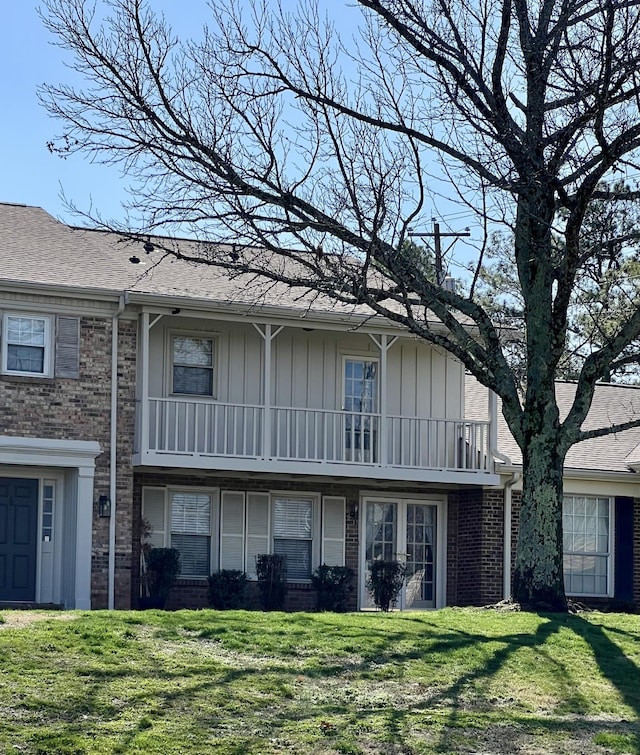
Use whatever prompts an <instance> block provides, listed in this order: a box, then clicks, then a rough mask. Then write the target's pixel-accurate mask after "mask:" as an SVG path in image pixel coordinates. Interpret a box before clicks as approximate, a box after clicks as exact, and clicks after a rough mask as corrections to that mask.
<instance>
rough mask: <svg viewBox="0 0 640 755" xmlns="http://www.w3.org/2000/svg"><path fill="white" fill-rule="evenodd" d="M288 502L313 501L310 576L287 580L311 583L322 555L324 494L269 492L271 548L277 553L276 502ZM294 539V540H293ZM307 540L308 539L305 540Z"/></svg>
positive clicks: (285, 491) (288, 491)
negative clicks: (275, 545)
mask: <svg viewBox="0 0 640 755" xmlns="http://www.w3.org/2000/svg"><path fill="white" fill-rule="evenodd" d="M276 499H278V500H280V501H283V500H284V501H287V500H296V499H301V500H310V501H311V564H310V575H309V577H308V578H306V579H302V578H300V579H292V580H287V581H291V582H296V583H307V582H310V581H311V574H313V572H314V571H315V570H316V569H317V567H318V566H320V557H321V555H322V526H321V520H322V511H321V509H322V494H321V493H319V492H316V491H314V492H309V491H305V492H299V491H296V490H270V491H269V509H270V512H269V548H270V550H271V552H272V553H273V552H275V548H274V541H275V539H276V538H275V534H274V527H275V502H276ZM292 539H294V538H292ZM303 539H306V538H303Z"/></svg>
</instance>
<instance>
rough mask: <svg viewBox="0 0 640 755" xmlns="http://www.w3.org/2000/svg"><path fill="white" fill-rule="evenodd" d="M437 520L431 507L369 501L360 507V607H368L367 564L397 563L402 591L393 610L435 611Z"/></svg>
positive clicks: (434, 509)
mask: <svg viewBox="0 0 640 755" xmlns="http://www.w3.org/2000/svg"><path fill="white" fill-rule="evenodd" d="M437 516H438V506H437V505H436V504H435V503H431V502H429V503H427V502H422V501H409V500H397V501H390V500H378V501H376V500H369V501H365V503H364V549H363V553H362V561H363V564H362V569H361V574H363V575H364V577H365V579H364V584H363V585H362V592H361V596H362V597H361V602H360V604H361V606H363V607H372V606H373V602H372V600H371V595H370V594H369V591H368V589H367V588H366V579H367V577H368V574H369V566H368V565H369V563H370V562H371V561H372V560H376V559H385V560H398V561H402V562H404V563H405V565H406V570H407V571H406V579H405V585H404V589H403V591H402V593H401V595H400V598H399V601H398V604H397V607H398V608H402V609H407V608H435V607H436V598H437V595H436V571H437V569H436V567H437V552H436V544H437V524H438V521H437Z"/></svg>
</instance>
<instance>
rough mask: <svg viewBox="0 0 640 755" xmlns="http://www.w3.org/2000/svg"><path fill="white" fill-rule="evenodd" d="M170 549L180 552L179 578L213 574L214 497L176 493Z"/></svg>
mask: <svg viewBox="0 0 640 755" xmlns="http://www.w3.org/2000/svg"><path fill="white" fill-rule="evenodd" d="M171 547H172V548H177V549H178V550H179V551H180V563H181V569H180V576H182V577H207V576H209V574H210V573H211V568H210V558H211V495H210V494H209V493H201V492H187V491H179V492H178V491H175V492H173V493H172V494H171Z"/></svg>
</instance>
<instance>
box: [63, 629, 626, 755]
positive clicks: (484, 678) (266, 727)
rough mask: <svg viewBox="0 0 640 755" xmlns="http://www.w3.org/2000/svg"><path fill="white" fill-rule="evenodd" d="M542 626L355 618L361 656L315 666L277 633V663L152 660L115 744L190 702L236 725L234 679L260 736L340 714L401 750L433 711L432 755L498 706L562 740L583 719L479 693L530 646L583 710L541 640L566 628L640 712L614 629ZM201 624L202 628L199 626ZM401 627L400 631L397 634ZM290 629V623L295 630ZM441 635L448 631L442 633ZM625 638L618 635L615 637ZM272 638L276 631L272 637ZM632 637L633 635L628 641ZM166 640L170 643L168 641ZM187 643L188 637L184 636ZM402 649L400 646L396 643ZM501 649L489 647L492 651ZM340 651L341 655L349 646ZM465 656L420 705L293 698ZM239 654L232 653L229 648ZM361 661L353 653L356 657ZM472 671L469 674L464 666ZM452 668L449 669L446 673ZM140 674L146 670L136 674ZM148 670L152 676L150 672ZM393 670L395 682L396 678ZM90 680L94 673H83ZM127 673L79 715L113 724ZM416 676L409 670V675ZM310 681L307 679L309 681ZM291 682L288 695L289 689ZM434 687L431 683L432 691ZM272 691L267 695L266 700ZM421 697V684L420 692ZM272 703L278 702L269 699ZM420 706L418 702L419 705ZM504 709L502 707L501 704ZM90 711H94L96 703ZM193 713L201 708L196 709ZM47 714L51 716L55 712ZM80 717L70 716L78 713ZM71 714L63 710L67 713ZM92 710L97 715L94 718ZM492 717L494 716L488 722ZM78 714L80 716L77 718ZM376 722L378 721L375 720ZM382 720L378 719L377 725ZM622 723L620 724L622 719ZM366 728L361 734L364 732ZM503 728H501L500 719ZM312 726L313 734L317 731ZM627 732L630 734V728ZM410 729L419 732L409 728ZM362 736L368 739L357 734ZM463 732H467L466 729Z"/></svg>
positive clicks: (95, 682)
mask: <svg viewBox="0 0 640 755" xmlns="http://www.w3.org/2000/svg"><path fill="white" fill-rule="evenodd" d="M407 620H409V621H411V622H412V623H413V622H415V621H418V622H420V624H422V625H424V626H425V629H427V628H428V632H425V641H424V643H422V642H420V636H419V634H416V633H415V632H408V631H406V624H405V622H406V621H407ZM540 620H541V621H540V624H539V625H538V626H537V628H536V629H535V631H523V632H521V633H510V634H505V635H500V634H499V633H496V634H495V635H494V636H490V637H487V636H486V635H484V634H482V635H481V634H475V633H473V632H468V631H464V630H459V629H456V628H451V629H446V628H443V626H442V624H437V623H435V622H432V621H430V620H429V618H428V617H426V616H424V615H423V616H414V617H411V618H410V619H409V618H408V617H405V618H403V621H402V622H400V621H394V620H392V619H391V620H389V621H385V622H384V624H382V625H380V624H377V625H375V626H374V625H373V624H372V625H371V626H369V627H368V626H367V622H366V621H360V620H358V621H354V622H353V623H352V624H349V625H347V626H342V627H341V632H342V639H343V644H342V645H341V646H340V647H341V651H342V652H343V654H344V653H345V652H346V653H348V652H349V649H350V648H351V647H353V649H354V651H362V650H363V648H364V647H365V646H366V647H367V648H368V650H366V651H365V652H359V653H358V652H354V655H353V657H351V658H349V657H341V656H340V654H337V655H336V656H332V657H326V660H327V661H329V662H322V658H321V659H320V662H319V663H317V664H311V665H308V664H303V667H302V668H301V667H300V664H294V663H291V664H290V666H287V658H286V655H283V654H280V653H278V650H279V649H280V648H279V647H278V645H279V642H278V639H277V638H275V637H274V640H275V642H274V648H273V649H274V650H275V651H276V656H277V657H276V658H270V659H269V658H265V663H260V664H257V665H256V664H253V663H252V662H251V658H250V656H249V655H248V648H245V649H244V651H243V650H239V651H237V652H239V654H240V655H241V656H242V655H245V654H246V655H247V660H248V662H245V663H244V665H242V666H238V667H229V666H228V665H226V664H225V662H224V659H221V658H217V659H212V661H211V664H210V667H209V668H207V666H206V664H205V665H204V666H203V665H202V664H201V663H200V664H194V666H193V670H192V671H190V669H189V661H188V658H185V663H186V668H184V667H182V668H181V669H180V670H170V669H166V668H163V667H162V665H161V664H158V665H157V666H156V668H154V670H153V672H152V674H153V676H154V677H155V679H156V681H157V682H158V684H157V685H153V686H152V687H151V688H145V686H144V685H141V686H140V688H139V689H138V690H137V691H136V692H135V694H134V695H133V696H131V697H130V698H129V700H128V707H129V708H131V707H133V708H134V709H139V716H137V719H136V717H135V716H134V718H133V720H132V721H131V725H130V726H129V727H128V729H127V731H122V732H121V733H120V734H119V735H118V736H117V740H118V743H119V747H120V748H125V749H124V750H121V751H124V752H126V751H127V748H128V747H129V746H131V745H132V744H133V742H134V740H136V738H137V737H138V736H139V735H140V734H141V733H142V732H144V731H146V730H148V729H152V728H153V725H154V720H156V719H159V718H162V717H164V716H165V715H171V711H172V710H173V709H176V710H180V709H184V710H189V709H190V707H191V703H197V705H196V706H195V707H196V709H195V710H193V711H192V712H191V713H190V715H192V720H193V722H194V723H195V724H196V725H197V726H201V727H202V729H203V730H205V731H206V730H209V731H211V730H215V728H216V726H217V725H218V724H219V723H220V722H221V721H228V720H230V719H231V720H233V706H234V704H236V703H237V705H238V710H239V711H242V710H243V707H242V705H243V703H244V701H243V699H242V696H243V688H242V687H239V688H238V687H236V686H235V685H236V684H238V683H240V684H242V683H247V684H249V685H252V687H254V688H255V690H254V691H255V692H256V697H257V699H258V700H259V696H260V690H261V689H262V690H264V693H265V697H264V715H263V716H261V714H260V710H258V714H257V719H258V720H260V719H261V721H260V724H261V725H260V730H261V731H260V730H256V732H255V734H256V736H258V737H260V736H265V732H267V735H268V736H273V735H274V734H276V735H277V734H279V733H282V732H283V731H286V729H287V727H289V728H290V727H291V725H292V724H293V725H295V724H296V723H299V724H300V725H301V726H305V725H307V726H311V727H315V724H316V722H323V720H324V719H323V717H326V718H328V719H330V718H331V717H332V716H336V717H338V716H339V717H340V718H341V719H342V721H341V722H340V724H339V727H338V728H339V730H340V731H347V729H349V730H350V731H351V732H352V736H356V737H357V736H359V735H357V734H353V732H357V731H363V730H367V727H366V724H367V721H369V723H370V726H369V729H368V730H369V731H378V732H379V731H382V735H383V736H384V741H385V742H386V743H389V744H394V743H395V744H396V745H398V746H403V747H404V746H406V740H407V734H408V732H409V731H411V728H412V725H414V724H415V722H416V720H417V719H416V715H418V716H419V715H420V711H422V713H424V714H425V720H426V714H427V713H428V712H431V713H434V714H437V721H438V723H439V724H440V729H439V734H437V735H435V739H436V741H435V742H434V743H433V747H434V751H435V752H437V751H451V747H452V744H453V745H455V741H456V740H455V738H456V736H457V735H458V733H459V732H461V731H462V730H464V729H467V730H468V729H470V728H472V726H473V724H472V723H471V724H470V721H472V719H473V716H471V717H470V716H469V714H470V713H471V714H473V713H474V712H476V713H478V717H477V721H478V726H480V727H481V728H482V727H484V728H487V727H488V726H492V725H493V724H492V721H493V722H495V721H496V720H498V719H496V716H495V714H496V711H497V712H498V714H499V713H500V711H501V710H504V713H505V715H504V725H505V726H507V727H510V728H509V732H510V733H512V734H513V736H514V737H519V736H527V735H532V729H534V728H535V729H536V730H546V731H548V732H550V733H552V734H553V733H556V732H558V733H559V734H562V733H564V734H566V733H567V731H570V730H576V731H577V730H578V728H579V727H580V726H581V723H580V720H579V716H578V718H577V719H575V720H574V721H563V720H558V719H557V718H553V717H541V716H537V715H534V716H528V715H526V713H524V712H522V710H521V711H520V712H518V710H517V708H516V709H514V708H513V706H511V707H510V706H509V704H508V701H507V704H506V705H505V706H504V707H502V708H501V707H500V706H499V705H497V706H495V707H494V708H493V709H492V702H491V700H490V697H489V695H488V694H485V695H484V696H483V695H482V692H481V691H480V692H479V691H478V690H479V689H480V688H481V687H482V685H483V684H485V685H486V686H487V687H488V686H489V684H490V681H491V679H492V678H493V677H494V676H495V675H496V674H497V673H498V672H499V671H500V670H501V669H502V668H503V667H504V665H505V664H506V663H507V662H508V661H509V659H510V658H511V657H512V656H513V655H514V654H516V653H517V652H518V651H519V650H522V649H523V648H524V649H527V648H529V649H531V650H533V651H535V652H536V653H537V654H540V659H541V661H544V663H545V664H547V666H548V669H549V671H548V675H549V678H551V679H552V681H553V684H554V685H556V688H557V690H559V691H560V693H561V694H560V697H561V699H562V700H563V705H564V707H565V709H566V710H568V711H581V710H587V709H588V704H589V701H588V700H585V699H584V698H583V697H582V696H581V694H580V692H579V691H578V689H577V687H576V685H575V684H574V682H573V680H572V677H571V675H570V673H569V671H568V669H567V667H568V666H570V665H571V658H570V657H568V658H567V665H565V664H563V663H562V662H561V661H558V660H556V659H554V658H552V657H551V655H550V654H549V653H548V652H547V651H546V650H545V649H544V646H545V644H546V643H547V641H548V640H549V639H550V638H551V637H552V636H553V635H555V634H556V633H558V632H559V631H560V630H561V629H563V628H568V629H570V630H571V631H573V632H574V633H575V634H576V635H577V636H579V637H580V638H582V639H584V641H585V642H587V643H588V644H589V645H590V647H591V648H592V650H593V655H594V659H595V662H596V663H597V665H598V667H599V668H600V670H601V673H602V674H603V676H604V678H606V679H607V680H608V681H609V682H610V683H611V684H612V685H613V687H614V688H615V689H616V690H618V692H619V694H620V696H621V698H622V699H623V700H624V702H625V703H626V704H627V705H628V706H629V707H630V708H631V709H632V710H633V711H634V713H635V715H636V716H639V715H640V689H639V687H640V684H639V681H640V680H639V678H638V668H637V666H636V664H635V663H634V662H633V660H631V659H630V658H629V657H627V656H626V655H625V653H624V652H623V650H622V649H621V648H620V647H619V645H617V644H616V643H615V642H614V641H613V640H612V639H611V637H610V636H609V635H610V634H611V632H615V631H618V630H609V629H607V628H606V627H602V626H599V625H598V624H597V623H592V622H590V621H588V620H585V619H583V618H581V617H579V616H567V615H565V614H561V615H556V614H543V615H540ZM229 624H230V626H228V628H229V629H230V630H231V631H233V629H234V622H233V621H232V622H229ZM201 626H202V625H200V627H201ZM403 626H404V627H405V629H404V630H403ZM291 629H293V630H294V632H295V631H296V630H295V627H291ZM443 629H444V630H445V631H443ZM296 633H297V634H298V635H299V636H298V637H297V641H299V642H300V643H301V647H304V645H303V643H304V632H299V631H298V632H296ZM620 633H621V634H624V632H622V631H621V632H620ZM277 634H278V635H280V634H281V631H278V633H277ZM630 636H631V635H630ZM166 639H168V640H171V639H172V637H170V636H169V637H167V638H166ZM182 639H183V640H184V639H185V638H184V636H183V637H182ZM220 639H222V638H221V637H220V636H219V632H217V631H211V632H209V631H207V630H205V631H200V632H199V633H198V634H194V635H192V636H191V637H189V638H188V644H189V643H190V642H193V643H194V645H193V648H194V649H195V648H197V645H198V643H200V642H203V641H204V642H215V643H216V644H218V642H219V641H220ZM405 643H406V644H407V647H406V649H404V648H403V647H402V645H403V644H405ZM496 645H497V646H498V647H497V649H496V650H495V651H494V650H493V647H494V646H496ZM219 647H220V649H221V650H222V651H224V644H223V643H220V646H219ZM345 649H346V650H345ZM466 650H469V652H470V653H473V654H474V657H473V659H472V661H469V660H468V659H467V661H466V663H465V669H466V671H465V672H464V673H460V674H458V675H457V676H456V677H455V679H454V680H453V681H452V682H451V683H448V684H444V685H440V687H439V688H434V689H432V690H427V692H428V694H427V699H424V694H423V699H422V701H421V702H419V703H417V704H414V705H411V706H407V707H394V706H393V704H392V703H390V702H389V701H388V700H386V701H385V700H381V701H380V703H379V704H375V702H374V703H372V704H371V705H370V706H363V705H361V704H358V703H357V701H354V702H352V703H350V702H345V701H344V700H342V701H341V700H339V699H334V700H327V699H324V700H323V699H319V700H318V701H317V702H315V703H313V702H312V703H311V704H309V705H308V707H305V705H304V704H303V703H302V701H300V700H297V699H296V678H301V675H303V676H304V678H305V679H307V680H311V681H313V680H315V681H314V682H313V683H317V684H318V685H322V683H323V680H325V679H326V680H327V681H328V680H329V679H331V678H333V679H334V681H335V683H339V682H340V679H344V683H345V684H348V683H351V682H355V683H356V684H359V683H361V682H362V681H371V683H372V684H375V682H376V681H377V680H379V681H380V682H381V684H382V685H384V679H385V677H381V676H379V674H380V673H383V674H387V677H386V678H387V679H392V680H393V681H396V682H398V681H399V682H400V683H402V678H401V673H402V672H403V671H404V666H403V664H404V663H405V662H409V661H414V660H416V659H421V658H422V659H424V658H425V657H428V656H429V655H430V654H431V655H433V656H434V657H439V660H438V663H441V662H442V661H441V659H442V658H445V659H446V658H451V659H452V661H454V660H455V656H456V654H457V653H464V652H465V651H466ZM234 652H236V651H234ZM358 656H359V657H358ZM471 664H472V668H471V669H470V670H469V665H471ZM448 671H449V672H450V669H448ZM142 673H145V672H144V671H142ZM146 673H148V670H147V672H146ZM395 674H397V676H394V675H395ZM87 676H88V677H90V676H91V673H90V672H89V673H88V674H87ZM122 676H123V669H122V668H112V669H108V670H107V669H105V670H101V671H97V672H96V673H95V677H94V678H93V679H92V680H91V682H89V683H88V684H87V687H86V689H85V701H84V702H85V704H84V705H83V706H81V707H82V709H83V710H84V712H87V711H88V710H89V711H91V710H93V711H95V713H98V709H100V708H101V710H100V713H101V714H102V716H104V717H105V720H108V719H111V720H115V719H118V718H119V717H120V716H121V715H122V711H118V710H116V709H111V710H105V707H104V702H100V698H101V692H102V687H103V685H104V684H105V683H108V682H109V679H110V678H111V679H114V680H115V679H117V678H119V677H122ZM413 679H414V680H415V674H414V675H413ZM265 683H267V684H272V685H273V688H272V689H271V690H269V689H267V688H265V686H264V685H265ZM305 683H306V682H305ZM288 685H291V689H288ZM434 687H435V685H434ZM221 690H223V691H224V695H225V705H224V706H223V709H222V710H220V711H219V715H218V714H217V712H216V710H215V708H214V709H213V710H211V711H204V710H202V702H201V701H202V696H203V695H208V694H209V693H211V697H212V699H213V698H215V696H216V695H219V694H220V692H221ZM270 692H271V695H270V694H269V693H270ZM423 693H424V688H423ZM470 693H471V695H472V696H475V697H476V698H478V700H480V701H481V704H478V705H476V707H475V708H474V704H475V703H474V702H473V701H472V702H471V703H470ZM274 700H275V703H274V702H273V701H274ZM416 702H417V701H416ZM502 705H504V701H503V702H502ZM94 706H95V707H94ZM198 708H199V709H198ZM52 712H53V711H52ZM79 712H80V711H74V712H73V713H74V714H76V715H77V714H78V713H79ZM69 713H71V711H67V715H69ZM100 713H98V715H100ZM241 716H242V713H240V717H239V718H237V719H236V722H237V724H238V728H237V732H236V733H237V736H238V737H241V736H242V720H241ZM492 716H493V718H492ZM78 718H80V716H78ZM78 718H76V716H75V715H72V716H69V717H68V718H67V721H68V723H70V724H71V725H72V727H73V728H74V729H76V731H77V733H78V734H79V735H81V733H82V731H83V729H84V726H83V725H82V722H81V721H80V720H78ZM374 719H376V720H375V721H374ZM381 719H383V720H384V723H382V724H381V723H380V721H381ZM623 723H624V722H623ZM363 724H364V728H363ZM499 725H502V723H500V724H499ZM589 728H590V730H591V733H592V734H593V733H595V732H596V731H603V732H604V731H606V732H612V731H616V730H618V729H619V726H618V725H616V724H615V723H613V722H597V723H593V724H592V723H591V722H590V724H589ZM314 730H315V728H314ZM625 731H626V732H628V731H629V728H628V727H627V728H626V729H625ZM414 733H415V732H414ZM363 736H366V735H363ZM467 736H468V733H467ZM632 736H633V737H635V744H636V745H637V749H638V751H640V740H639V739H638V736H637V733H634V734H632ZM512 751H513V752H517V751H518V750H517V746H516V742H515V740H514V747H513V750H512Z"/></svg>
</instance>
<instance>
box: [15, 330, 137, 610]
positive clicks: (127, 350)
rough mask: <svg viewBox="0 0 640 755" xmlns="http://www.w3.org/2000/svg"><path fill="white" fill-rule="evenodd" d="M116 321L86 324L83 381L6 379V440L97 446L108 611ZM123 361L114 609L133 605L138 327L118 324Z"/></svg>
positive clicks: (95, 598)
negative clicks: (104, 500)
mask: <svg viewBox="0 0 640 755" xmlns="http://www.w3.org/2000/svg"><path fill="white" fill-rule="evenodd" d="M111 323H112V318H111V317H97V316H93V317H82V318H81V319H80V377H79V379H73V378H59V377H53V378H39V377H33V378H32V377H18V376H9V375H0V405H1V406H2V407H3V411H2V415H3V418H2V425H1V426H0V434H2V435H7V436H12V437H25V438H47V439H60V440H82V441H86V440H93V441H97V442H98V443H99V444H100V449H101V453H100V455H99V456H98V457H97V458H96V470H95V477H94V500H93V509H94V510H93V533H92V539H93V544H92V566H91V570H92V581H91V596H92V607H94V608H104V607H106V606H107V583H108V560H109V557H108V553H109V519H108V518H100V517H99V516H98V497H99V496H100V495H108V494H109V454H110V450H109V449H110V416H111V408H110V407H111V385H110V379H109V378H110V375H111ZM118 327H119V342H118V349H119V358H118V380H119V385H118V407H119V408H118V450H117V454H118V465H117V468H118V474H117V478H116V479H117V482H116V487H117V515H116V516H117V519H116V561H115V563H116V570H115V581H116V590H115V591H116V607H121V608H125V607H128V606H129V596H130V594H131V527H132V505H131V504H132V484H133V471H132V468H131V454H132V452H133V427H134V423H135V420H134V413H135V361H136V331H137V328H136V323H135V322H131V321H120V322H119V324H118Z"/></svg>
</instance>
